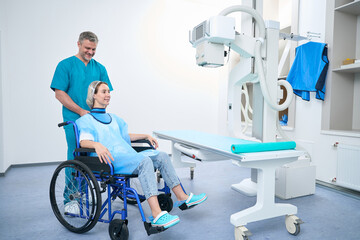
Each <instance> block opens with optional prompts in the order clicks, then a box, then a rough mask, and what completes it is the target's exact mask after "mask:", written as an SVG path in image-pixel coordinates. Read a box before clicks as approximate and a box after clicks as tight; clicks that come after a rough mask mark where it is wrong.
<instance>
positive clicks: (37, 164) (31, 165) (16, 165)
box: [0, 161, 63, 177]
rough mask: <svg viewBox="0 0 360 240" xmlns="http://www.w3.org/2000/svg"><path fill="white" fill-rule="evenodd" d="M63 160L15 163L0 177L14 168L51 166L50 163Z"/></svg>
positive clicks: (55, 163) (1, 174) (0, 174)
mask: <svg viewBox="0 0 360 240" xmlns="http://www.w3.org/2000/svg"><path fill="white" fill-rule="evenodd" d="M62 162H63V161H54V162H42V163H22V164H13V165H10V166H9V167H8V168H7V169H6V170H5V172H1V173H0V177H4V176H5V175H6V173H7V172H9V171H10V169H12V168H23V167H39V166H50V165H59V164H60V163H62Z"/></svg>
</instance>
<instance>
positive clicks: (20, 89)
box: [0, 0, 234, 173]
mask: <svg viewBox="0 0 360 240" xmlns="http://www.w3.org/2000/svg"><path fill="white" fill-rule="evenodd" d="M230 2H231V1H222V2H221V3H218V2H217V1H215V0H213V1H201V0H197V1H195V0H194V1H190V0H188V1H181V0H176V1H175V0H133V1H125V0H121V1H120V0H106V1H97V0H77V1H72V0H62V1H60V0H58V1H47V0H32V1H26V0H1V1H0V9H1V10H0V11H1V12H0V13H1V14H0V32H1V39H0V40H1V41H0V43H1V45H0V47H1V48H0V57H1V66H0V67H1V68H0V69H1V71H0V74H1V78H0V79H1V80H2V81H1V83H2V89H1V98H2V101H1V104H2V108H1V105H0V112H1V114H0V117H1V116H2V117H3V122H1V118H0V134H1V137H2V138H3V139H4V140H3V142H2V141H1V139H0V146H1V147H3V149H4V152H3V157H1V155H0V173H3V172H5V171H6V169H7V168H8V167H9V166H10V165H14V164H24V163H41V162H51V161H59V160H64V159H65V157H66V143H65V136H64V133H63V130H62V129H58V128H57V123H59V122H61V121H62V116H61V105H60V103H59V102H58V101H57V100H56V99H55V97H54V93H53V92H52V91H51V90H50V87H49V86H50V82H51V79H52V76H53V73H54V70H55V67H56V65H57V63H58V62H59V61H60V60H62V59H64V58H67V57H69V56H72V55H74V54H76V53H77V46H76V41H77V38H78V35H79V33H80V32H82V31H85V30H90V31H93V32H95V33H96V34H97V35H98V37H99V39H100V42H99V45H98V49H97V53H96V56H95V59H96V60H98V61H99V62H101V63H103V64H104V65H105V66H106V68H107V70H108V74H109V77H110V79H111V81H112V83H113V87H114V91H113V94H112V103H111V106H110V107H109V110H110V111H111V112H114V113H117V114H119V115H120V116H122V117H123V118H124V119H125V120H126V121H127V122H128V123H129V128H130V131H132V132H146V133H151V132H152V130H166V129H197V130H200V131H207V132H216V129H217V109H218V107H217V105H218V72H219V70H217V69H204V68H200V67H197V66H196V64H195V57H194V55H195V49H193V48H192V47H191V45H190V44H189V42H188V31H189V30H190V29H191V28H193V27H194V26H195V25H197V24H198V23H200V22H201V21H203V20H205V19H207V18H208V17H209V16H212V15H216V14H218V12H219V11H220V10H221V9H222V8H223V7H222V6H228V3H230ZM232 2H234V1H232ZM219 6H220V7H219ZM1 127H2V128H1ZM0 150H1V148H0ZM163 150H168V145H167V144H166V143H163ZM1 152H2V151H1Z"/></svg>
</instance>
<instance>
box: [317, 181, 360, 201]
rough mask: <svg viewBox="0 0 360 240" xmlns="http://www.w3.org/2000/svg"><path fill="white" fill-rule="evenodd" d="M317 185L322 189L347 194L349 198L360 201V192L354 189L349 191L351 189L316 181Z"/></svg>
mask: <svg viewBox="0 0 360 240" xmlns="http://www.w3.org/2000/svg"><path fill="white" fill-rule="evenodd" d="M316 184H318V185H320V186H322V187H326V188H328V189H332V190H336V191H338V192H340V193H343V194H346V195H348V196H351V197H354V198H356V199H360V192H359V191H356V190H353V189H349V188H345V187H341V186H338V185H334V184H331V183H327V182H323V181H320V180H316Z"/></svg>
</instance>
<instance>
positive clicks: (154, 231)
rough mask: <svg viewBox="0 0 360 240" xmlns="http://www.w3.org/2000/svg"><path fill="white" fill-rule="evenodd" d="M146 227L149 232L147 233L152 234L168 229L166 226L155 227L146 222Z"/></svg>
mask: <svg viewBox="0 0 360 240" xmlns="http://www.w3.org/2000/svg"><path fill="white" fill-rule="evenodd" d="M144 227H145V230H146V232H147V235H148V236H150V235H151V234H156V233H160V232H163V231H165V230H166V228H164V227H153V226H152V225H151V223H149V222H144Z"/></svg>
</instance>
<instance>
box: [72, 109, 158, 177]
mask: <svg viewBox="0 0 360 240" xmlns="http://www.w3.org/2000/svg"><path fill="white" fill-rule="evenodd" d="M109 115H110V117H111V120H110V123H103V122H100V121H98V120H96V119H95V117H94V116H92V115H91V114H86V115H84V116H82V117H81V118H79V119H78V120H76V125H77V126H78V131H79V141H81V140H91V141H94V142H100V143H101V144H102V145H104V146H105V147H106V148H107V149H108V150H109V151H110V153H111V155H112V156H113V158H114V162H113V165H114V172H115V173H116V174H131V173H133V171H134V170H135V169H136V167H137V166H138V165H139V164H140V162H141V161H142V160H143V159H144V157H145V156H156V155H157V154H158V153H159V152H158V151H156V150H145V151H143V152H141V153H137V152H136V151H135V150H134V149H133V148H132V147H131V141H130V136H129V134H128V126H127V123H126V122H125V121H124V120H123V119H121V118H119V117H118V116H116V115H115V114H109ZM94 155H95V156H96V154H95V153H94Z"/></svg>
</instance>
